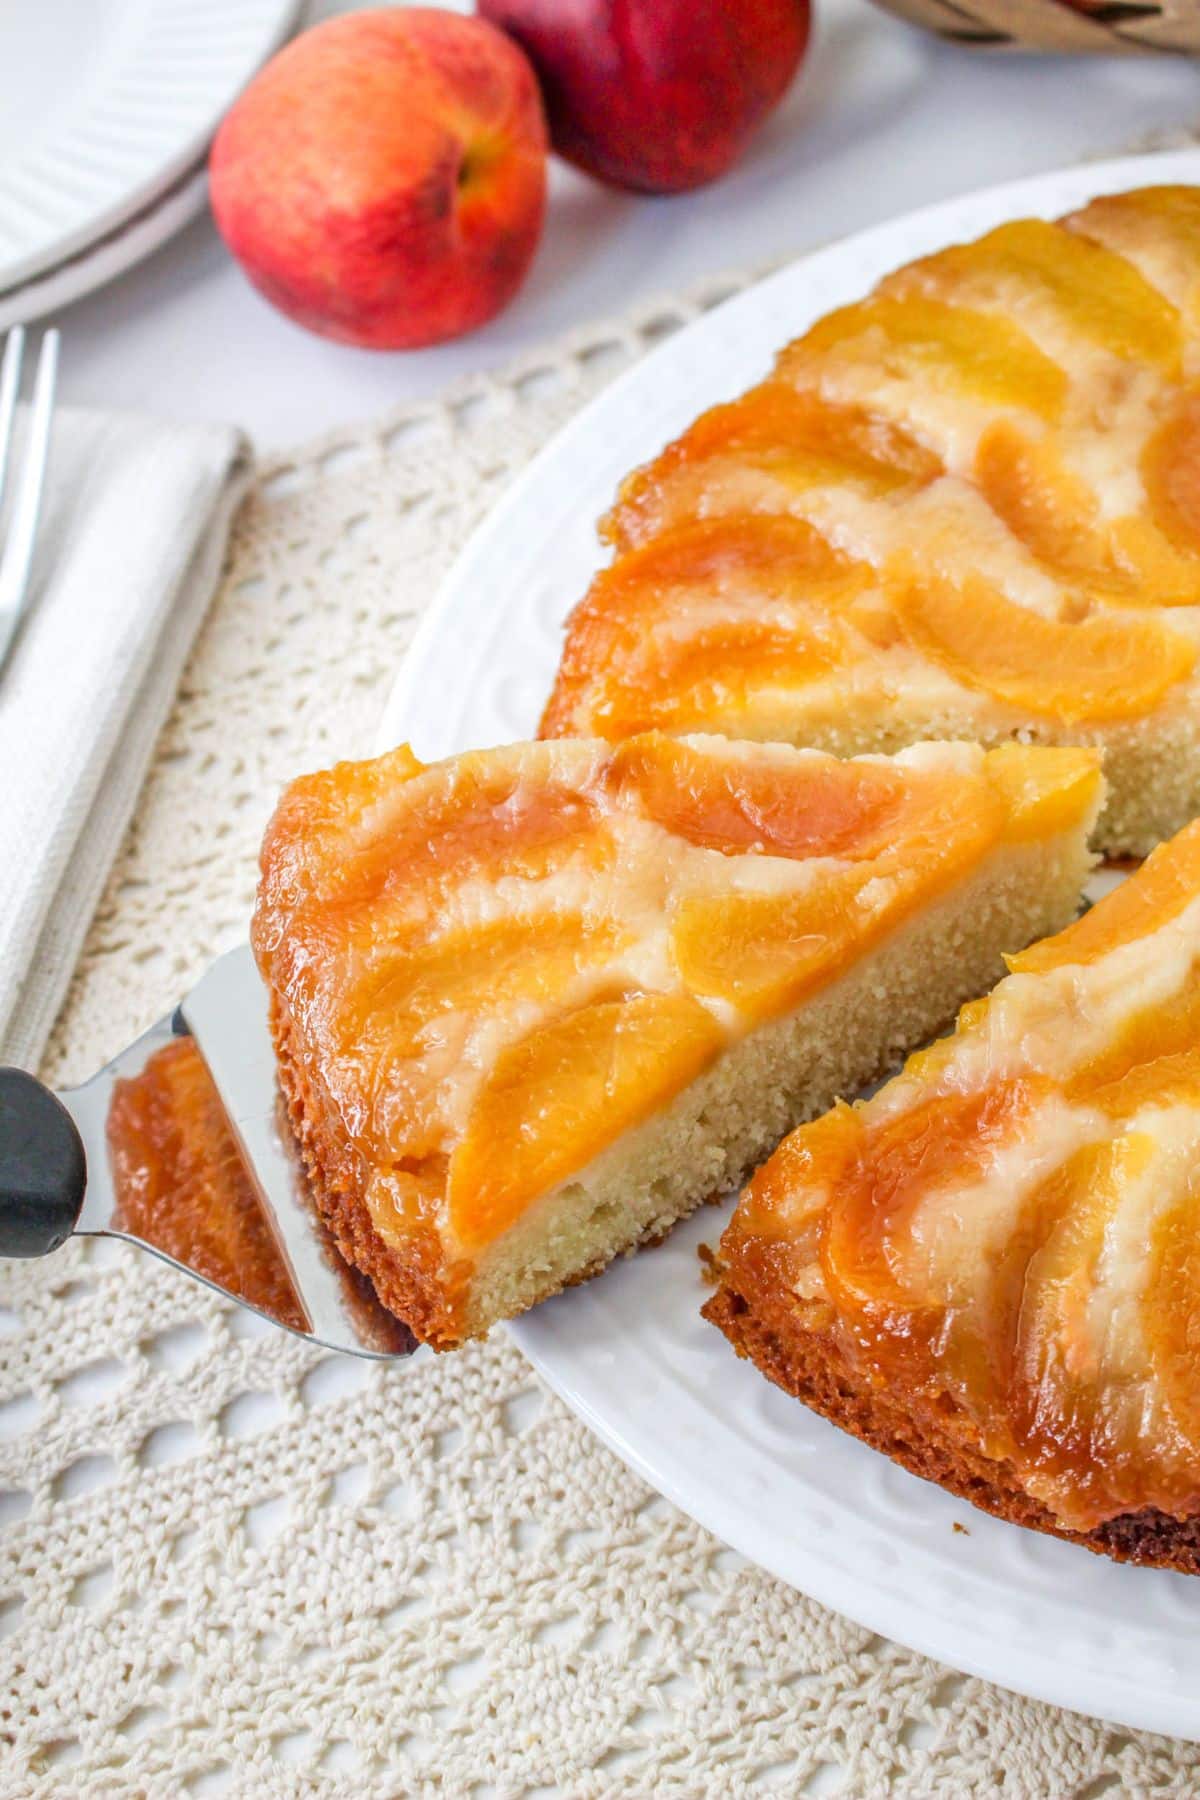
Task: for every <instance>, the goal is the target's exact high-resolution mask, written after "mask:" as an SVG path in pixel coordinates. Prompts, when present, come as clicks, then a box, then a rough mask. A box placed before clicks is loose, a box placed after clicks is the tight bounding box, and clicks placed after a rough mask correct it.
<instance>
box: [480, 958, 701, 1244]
mask: <svg viewBox="0 0 1200 1800" xmlns="http://www.w3.org/2000/svg"><path fill="white" fill-rule="evenodd" d="M723 1041H724V1039H723V1034H722V1032H721V1029H720V1027H719V1026H718V1024H717V1022H716V1020H715V1019H714V1018H713V1016H712V1014H711V1013H710V1012H708V1011H707V1009H706V1008H705V1007H703V1006H701V1004H700V1003H699V1001H697V1000H694V999H692V997H691V996H690V995H688V994H635V995H633V996H632V997H630V998H629V999H623V1000H603V1001H596V1002H594V1003H593V1004H591V1005H587V1006H582V1007H579V1008H578V1009H577V1010H576V1011H574V1012H569V1013H567V1014H565V1015H564V1016H562V1017H560V1018H556V1019H552V1020H550V1021H549V1022H548V1023H547V1024H544V1025H540V1026H538V1027H537V1028H536V1029H535V1030H534V1031H533V1032H531V1033H530V1034H529V1036H527V1037H525V1038H522V1039H521V1040H520V1041H519V1042H518V1043H516V1044H513V1045H511V1046H509V1047H508V1048H507V1049H505V1050H503V1051H502V1052H501V1053H500V1055H499V1057H498V1058H497V1060H496V1062H495V1064H494V1065H493V1067H492V1069H491V1071H490V1073H489V1074H488V1076H487V1078H486V1080H485V1082H484V1084H483V1086H482V1087H481V1089H480V1091H479V1093H478V1094H477V1095H476V1097H475V1101H474V1104H473V1105H472V1108H471V1114H470V1118H469V1120H468V1123H467V1128H466V1131H465V1133H464V1135H463V1138H462V1140H461V1141H460V1143H459V1144H458V1145H457V1147H456V1148H455V1150H454V1152H453V1154H452V1155H451V1158H450V1171H449V1183H448V1189H447V1198H448V1205H449V1215H450V1222H451V1225H452V1226H453V1229H454V1231H455V1233H456V1235H457V1237H458V1239H459V1241H460V1243H461V1244H462V1245H463V1246H464V1248H466V1249H468V1250H480V1249H482V1248H484V1247H485V1246H486V1245H488V1244H491V1243H493V1242H494V1241H495V1240H496V1238H498V1237H499V1236H500V1235H501V1233H502V1232H505V1231H507V1230H508V1229H509V1227H510V1226H512V1225H513V1224H515V1223H516V1221H517V1220H518V1219H519V1218H520V1217H521V1214H522V1213H523V1212H524V1211H525V1209H526V1208H527V1207H528V1206H529V1205H530V1203H531V1202H532V1201H534V1200H535V1199H537V1198H538V1196H539V1195H541V1194H543V1193H545V1192H546V1191H547V1190H548V1189H549V1188H552V1187H554V1186H555V1185H556V1184H557V1183H559V1182H561V1181H565V1180H566V1179H567V1177H568V1176H570V1175H572V1174H574V1173H575V1172H576V1171H577V1170H579V1169H582V1168H583V1167H584V1166H585V1165H586V1164H587V1163H589V1162H590V1161H591V1160H592V1158H593V1157H594V1156H596V1155H597V1154H598V1153H599V1152H600V1151H601V1150H603V1149H604V1148H605V1147H606V1146H607V1145H608V1144H610V1143H612V1142H614V1140H615V1139H616V1138H618V1137H619V1136H620V1135H621V1133H622V1132H624V1131H628V1130H630V1129H631V1128H632V1127H633V1126H635V1125H638V1124H640V1123H641V1122H642V1120H643V1119H646V1118H648V1117H649V1116H650V1114H651V1113H653V1112H655V1111H657V1110H658V1108H660V1107H662V1106H664V1105H665V1104H666V1103H667V1102H668V1101H669V1100H670V1099H672V1097H673V1096H674V1095H675V1094H677V1093H679V1092H680V1090H681V1089H683V1088H684V1087H686V1086H687V1084H688V1083H689V1082H690V1081H693V1080H694V1079H695V1078H696V1076H697V1075H699V1074H700V1073H701V1071H702V1070H703V1069H705V1068H706V1067H707V1066H708V1064H709V1063H710V1062H712V1061H713V1059H714V1058H715V1057H716V1056H717V1055H718V1053H719V1052H720V1050H721V1048H722V1044H723Z"/></svg>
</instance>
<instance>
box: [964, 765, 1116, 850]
mask: <svg viewBox="0 0 1200 1800" xmlns="http://www.w3.org/2000/svg"><path fill="white" fill-rule="evenodd" d="M1100 761H1101V758H1100V752H1099V751H1098V750H1085V749H1078V750H1073V749H1054V748H1050V747H1049V746H1044V745H1039V746H1038V747H1037V748H1034V747H1033V746H1032V745H1030V744H1016V743H1013V744H1000V745H998V746H997V748H996V749H995V750H989V751H988V755H987V761H986V762H985V764H984V768H985V770H986V772H987V778H988V780H989V781H990V782H991V784H992V786H993V788H994V789H995V790H996V791H997V792H998V793H999V795H1000V797H1001V799H1002V800H1003V803H1004V810H1005V814H1006V815H1007V824H1006V827H1005V833H1004V835H1005V837H1006V838H1008V839H1009V841H1010V842H1021V841H1023V840H1025V839H1028V838H1038V837H1049V836H1050V834H1051V833H1052V832H1055V831H1062V830H1064V829H1065V828H1066V827H1067V826H1068V825H1070V824H1071V822H1072V821H1073V820H1075V819H1078V818H1079V817H1081V815H1082V814H1084V813H1086V812H1087V811H1089V809H1090V808H1091V807H1092V806H1094V805H1095V804H1096V801H1097V798H1098V796H1099V793H1100V788H1101V785H1102V782H1103V776H1102V775H1101V772H1100Z"/></svg>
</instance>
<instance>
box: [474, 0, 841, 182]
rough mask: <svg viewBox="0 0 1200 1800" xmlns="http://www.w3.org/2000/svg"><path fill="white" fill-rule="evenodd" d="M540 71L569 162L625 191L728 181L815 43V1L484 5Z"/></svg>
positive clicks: (590, 0) (497, 1) (600, 0)
mask: <svg viewBox="0 0 1200 1800" xmlns="http://www.w3.org/2000/svg"><path fill="white" fill-rule="evenodd" d="M478 6H479V11H480V13H481V14H482V15H483V16H484V17H485V18H488V19H490V20H491V21H492V23H493V24H494V25H499V26H500V27H501V29H502V30H504V31H507V32H509V33H510V34H511V36H512V37H514V38H515V39H516V41H517V43H519V44H520V45H521V47H522V49H524V50H525V51H527V52H528V55H529V58H530V60H531V62H532V63H533V66H534V68H535V69H536V70H537V74H538V79H539V81H540V82H541V84H542V93H543V95H544V96H545V101H546V111H547V113H548V115H549V118H550V134H551V137H552V139H553V141H554V148H555V149H556V150H557V151H558V153H559V155H560V156H565V157H566V158H567V159H568V160H569V161H570V162H573V163H577V164H578V165H579V167H580V168H581V169H586V170H587V171H588V172H589V174H592V175H598V176H599V177H600V178H601V180H603V181H611V182H615V183H616V184H617V186H619V187H629V188H638V189H641V190H642V191H643V192H646V193H652V194H672V193H679V192H681V191H682V190H683V189H685V188H694V187H699V186H701V185H702V183H704V182H706V181H712V180H714V179H715V178H716V177H717V176H718V175H723V174H724V173H725V171H726V169H728V168H729V167H730V166H731V165H732V164H733V163H734V162H736V160H737V158H738V157H739V156H740V155H741V153H742V151H743V150H744V149H745V147H746V144H747V142H748V141H749V138H750V137H751V135H752V133H753V132H754V131H755V130H756V129H757V127H758V126H759V125H760V124H761V123H762V121H763V119H764V118H765V117H766V115H767V113H768V112H770V110H771V108H772V107H773V106H775V105H776V103H777V102H778V101H779V99H780V98H781V97H782V95H783V94H784V92H785V91H786V89H787V87H788V84H789V83H790V81H791V79H792V76H793V75H794V74H795V72H796V69H797V66H798V65H799V62H800V59H801V57H802V56H803V54H804V49H805V45H806V44H807V42H808V29H809V11H810V8H809V0H478Z"/></svg>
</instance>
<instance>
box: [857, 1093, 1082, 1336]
mask: <svg viewBox="0 0 1200 1800" xmlns="http://www.w3.org/2000/svg"><path fill="white" fill-rule="evenodd" d="M1047 1091H1048V1083H1046V1082H1045V1081H1042V1080H1040V1079H1039V1078H1035V1077H1029V1078H1017V1079H1013V1080H1009V1081H999V1082H995V1083H993V1085H991V1086H990V1087H987V1088H983V1089H979V1090H976V1091H974V1092H970V1093H953V1092H952V1093H946V1094H935V1095H934V1096H932V1097H931V1098H930V1099H928V1100H926V1101H923V1102H922V1103H921V1104H920V1105H917V1106H914V1107H912V1108H911V1109H910V1110H909V1111H907V1112H904V1113H901V1114H900V1115H899V1116H898V1117H897V1118H895V1119H892V1120H889V1121H887V1122H885V1123H884V1124H883V1125H882V1126H880V1127H879V1128H877V1129H876V1130H875V1131H873V1132H871V1133H870V1134H869V1135H868V1136H867V1137H866V1139H865V1141H864V1142H863V1144H862V1146H861V1148H860V1150H859V1152H858V1154H857V1156H855V1157H854V1158H853V1159H852V1160H851V1161H849V1162H848V1163H847V1164H846V1166H845V1168H844V1170H843V1172H842V1174H841V1176H840V1178H839V1179H838V1180H837V1182H836V1183H835V1185H834V1186H833V1188H832V1190H831V1193H830V1199H829V1215H828V1224H827V1227H826V1233H825V1243H824V1248H823V1253H822V1261H823V1266H824V1270H825V1276H826V1281H827V1283H828V1284H829V1287H830V1291H831V1292H836V1293H837V1294H838V1296H839V1298H841V1299H843V1300H844V1301H845V1302H846V1303H848V1304H849V1305H850V1307H851V1308H852V1309H853V1308H854V1307H856V1306H860V1305H862V1304H872V1303H873V1304H882V1305H884V1306H906V1307H907V1306H914V1305H915V1306H926V1305H930V1304H935V1303H936V1302H937V1300H938V1298H939V1296H937V1295H934V1294H931V1293H914V1292H913V1291H912V1289H911V1287H910V1285H909V1283H908V1282H907V1281H906V1280H905V1278H904V1273H903V1269H904V1263H905V1261H906V1250H907V1248H908V1239H909V1236H910V1233H911V1231H912V1227H913V1224H914V1221H915V1219H916V1218H917V1216H918V1215H919V1213H920V1212H921V1211H922V1209H923V1207H924V1205H925V1203H926V1201H927V1200H928V1197H929V1196H930V1194H932V1193H936V1192H938V1191H940V1190H945V1189H955V1188H961V1187H966V1186H968V1185H970V1184H971V1183H972V1182H975V1181H978V1180H980V1179H981V1177H982V1176H983V1174H984V1173H985V1171H986V1170H987V1168H988V1167H989V1165H990V1163H991V1162H992V1160H993V1159H994V1157H995V1155H996V1152H997V1151H998V1150H999V1149H1000V1148H1002V1147H1003V1146H1004V1145H1005V1144H1008V1143H1011V1142H1012V1141H1013V1140H1014V1138H1015V1137H1016V1136H1017V1135H1018V1133H1019V1131H1020V1130H1021V1128H1022V1126H1023V1125H1024V1123H1025V1121H1026V1120H1027V1119H1028V1117H1029V1115H1030V1114H1031V1113H1032V1112H1033V1110H1034V1108H1035V1107H1036V1106H1037V1104H1038V1102H1039V1101H1040V1100H1041V1099H1042V1098H1043V1096H1044V1095H1045V1093H1046V1092H1047Z"/></svg>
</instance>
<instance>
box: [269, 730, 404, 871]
mask: <svg viewBox="0 0 1200 1800" xmlns="http://www.w3.org/2000/svg"><path fill="white" fill-rule="evenodd" d="M423 769H424V764H423V763H420V762H418V761H417V758H416V757H415V756H414V755H413V753H412V751H411V750H410V749H409V747H408V745H407V744H401V745H399V747H398V748H397V749H395V750H392V751H390V752H389V753H388V754H387V755H385V756H379V757H376V758H374V759H373V760H371V761H367V762H340V763H335V764H334V766H333V768H332V769H322V770H320V771H319V772H318V773H317V774H315V775H303V776H301V777H300V778H299V779H298V780H296V781H293V782H292V783H291V785H290V787H289V788H288V790H287V792H286V793H285V794H284V796H283V798H282V800H281V801H280V803H279V805H278V806H277V807H276V809H275V812H274V813H273V814H272V817H271V821H270V824H269V825H268V826H267V831H266V836H265V838H264V840H263V846H262V852H261V862H262V867H263V869H264V870H266V871H268V880H269V883H270V892H271V895H272V897H273V899H274V900H275V903H276V904H277V905H279V904H281V903H282V902H283V900H284V898H285V897H286V896H287V895H289V894H291V895H293V896H294V894H295V892H296V890H297V888H298V887H299V888H302V889H303V890H304V891H306V892H307V891H308V890H309V889H310V888H311V889H313V891H315V893H316V894H317V895H318V896H319V897H324V896H325V895H326V894H327V893H329V892H331V891H332V892H336V891H337V890H338V886H339V884H340V883H342V882H344V880H345V874H344V870H342V868H341V866H340V863H339V853H340V851H341V850H342V848H343V847H344V848H345V851H346V853H347V855H349V853H350V852H351V851H352V849H353V846H354V845H355V844H356V842H357V840H358V838H359V836H360V834H361V832H362V822H363V818H364V816H365V815H366V814H367V813H369V812H370V810H371V809H372V808H373V807H376V806H380V805H382V806H383V807H384V808H386V807H387V804H388V801H389V799H390V798H391V797H392V796H393V795H395V794H398V793H399V792H401V790H402V788H403V785H404V783H406V782H408V781H411V780H412V779H413V777H414V776H416V775H419V774H421V773H422V770H423ZM332 871H335V872H332Z"/></svg>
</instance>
